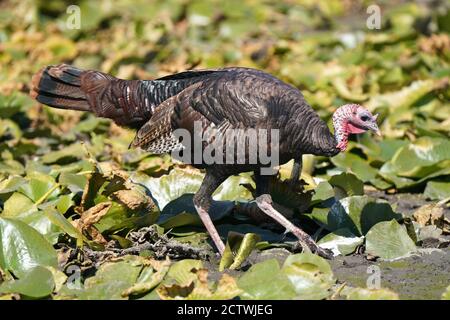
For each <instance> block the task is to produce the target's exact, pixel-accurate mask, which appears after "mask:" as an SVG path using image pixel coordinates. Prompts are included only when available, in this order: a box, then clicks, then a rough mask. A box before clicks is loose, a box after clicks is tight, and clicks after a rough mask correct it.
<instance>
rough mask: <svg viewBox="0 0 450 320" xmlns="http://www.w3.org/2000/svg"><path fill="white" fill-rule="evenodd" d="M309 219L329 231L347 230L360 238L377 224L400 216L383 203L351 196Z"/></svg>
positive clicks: (315, 212)
mask: <svg viewBox="0 0 450 320" xmlns="http://www.w3.org/2000/svg"><path fill="white" fill-rule="evenodd" d="M311 217H312V218H313V219H315V220H317V221H318V222H319V223H320V224H322V225H323V226H324V227H325V228H326V229H328V230H329V231H336V230H338V229H348V230H349V231H350V232H351V233H352V234H354V235H355V236H362V235H365V234H366V233H367V231H369V229H370V228H371V227H372V226H373V225H375V224H377V223H378V222H380V221H390V220H391V219H400V218H401V217H402V216H401V215H400V214H397V213H395V212H394V211H393V210H392V208H391V206H390V205H389V203H387V202H385V201H381V200H376V199H374V198H371V197H368V196H353V197H347V198H344V199H341V200H339V201H337V202H336V203H335V204H334V205H333V206H332V207H331V208H330V209H329V210H328V209H321V210H315V211H313V213H312V215H311Z"/></svg>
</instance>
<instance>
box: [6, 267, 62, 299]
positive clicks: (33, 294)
mask: <svg viewBox="0 0 450 320" xmlns="http://www.w3.org/2000/svg"><path fill="white" fill-rule="evenodd" d="M54 287H55V282H54V280H53V274H52V273H51V272H50V271H49V270H48V269H47V268H45V267H42V266H36V267H33V268H32V269H30V270H29V271H28V272H27V273H26V274H24V276H23V277H22V278H20V279H19V280H13V281H7V282H3V283H2V284H0V293H19V294H21V295H24V296H26V297H29V298H43V297H47V296H48V295H50V294H51V293H52V291H53V289H54Z"/></svg>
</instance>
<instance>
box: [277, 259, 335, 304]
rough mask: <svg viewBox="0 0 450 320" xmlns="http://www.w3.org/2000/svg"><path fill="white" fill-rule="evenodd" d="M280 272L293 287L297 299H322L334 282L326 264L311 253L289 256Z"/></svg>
mask: <svg viewBox="0 0 450 320" xmlns="http://www.w3.org/2000/svg"><path fill="white" fill-rule="evenodd" d="M282 272H283V273H284V274H285V275H287V277H288V278H289V280H290V282H291V283H292V285H293V286H294V288H295V291H296V294H297V298H298V299H305V300H310V299H324V298H326V297H328V296H329V295H330V290H329V289H330V288H331V286H332V285H333V284H334V282H335V280H334V277H333V272H332V270H331V267H330V265H329V264H328V262H327V261H326V260H325V259H323V258H321V257H319V256H318V255H315V254H312V253H300V254H295V255H291V256H289V257H288V258H287V259H286V261H285V262H284V265H283V268H282Z"/></svg>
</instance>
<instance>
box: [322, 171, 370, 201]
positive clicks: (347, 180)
mask: <svg viewBox="0 0 450 320" xmlns="http://www.w3.org/2000/svg"><path fill="white" fill-rule="evenodd" d="M328 182H329V183H330V184H331V185H332V186H333V187H335V188H337V189H338V190H339V191H340V194H343V196H342V197H347V196H356V195H363V194H364V184H363V182H362V181H361V180H359V179H358V178H357V177H356V176H355V175H354V174H351V173H345V172H343V173H341V174H339V175H336V176H332V177H331V179H330V180H329V181H328ZM342 197H340V198H342Z"/></svg>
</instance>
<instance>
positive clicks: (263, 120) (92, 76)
mask: <svg viewBox="0 0 450 320" xmlns="http://www.w3.org/2000/svg"><path fill="white" fill-rule="evenodd" d="M31 95H32V97H33V98H35V99H36V100H37V101H39V102H41V103H43V104H46V105H49V106H51V107H55V108H62V109H72V110H80V111H90V112H93V113H95V114H96V115H97V116H99V117H105V118H110V119H112V120H114V121H115V122H116V123H117V124H119V125H123V126H128V127H132V128H136V129H138V132H137V134H136V137H135V138H134V140H133V142H132V146H134V147H141V148H143V149H145V150H148V151H150V152H153V153H167V152H171V151H174V150H178V149H183V148H186V149H187V150H193V149H194V148H191V146H192V145H189V146H188V145H187V144H189V142H186V141H184V140H180V139H178V138H176V137H174V134H173V133H174V131H175V130H176V129H185V130H187V131H188V132H190V133H192V134H194V135H195V134H196V133H195V132H193V131H194V124H195V123H200V124H201V130H202V131H203V132H206V131H207V130H208V129H211V128H215V130H216V132H219V133H222V134H223V135H224V136H225V140H226V138H227V132H228V131H229V130H228V129H249V128H253V129H258V130H260V129H265V130H269V131H270V130H271V129H278V130H279V131H278V132H279V144H278V155H279V163H280V164H283V163H285V162H287V161H289V160H291V159H294V161H295V162H294V168H293V170H292V174H291V181H292V182H297V181H298V179H299V175H300V173H301V159H302V155H303V154H314V155H320V156H330V157H331V156H334V155H336V154H338V153H339V152H341V151H344V150H345V149H346V147H347V143H348V136H349V134H352V133H356V134H357V133H362V132H365V131H367V130H372V131H374V132H376V133H377V134H379V129H378V126H377V123H376V119H377V116H376V115H375V116H373V115H372V114H371V113H370V112H369V111H368V110H366V109H365V108H363V107H362V106H360V105H356V104H347V105H344V106H342V107H340V108H338V109H337V110H336V112H335V113H334V115H333V125H334V129H335V134H334V135H333V134H332V133H331V132H330V130H329V129H328V127H327V125H326V123H325V122H324V121H323V120H321V119H320V118H319V116H318V115H317V113H316V112H315V111H314V110H313V109H312V108H311V107H310V106H309V105H308V103H307V102H306V101H305V99H304V97H303V95H302V94H301V92H300V91H299V90H298V89H296V88H294V87H292V86H290V85H288V84H286V83H284V82H282V81H281V80H279V79H277V78H275V77H274V76H272V75H270V74H267V73H265V72H262V71H259V70H254V69H247V68H223V69H215V70H193V71H186V72H181V73H177V74H174V75H170V76H166V77H163V78H159V79H156V80H121V79H117V78H115V77H113V76H111V75H108V74H104V73H102V72H99V71H92V70H80V69H78V68H75V67H73V66H69V65H65V64H63V65H59V66H48V67H46V68H44V69H42V70H41V71H40V72H38V73H37V74H36V75H35V76H34V77H33V80H32V89H31ZM225 129H227V130H225ZM236 139H237V140H238V139H239V138H236V137H233V138H228V143H231V142H233V141H234V143H236ZM214 141H215V140H214V139H210V140H207V141H203V142H202V144H201V148H203V150H205V148H207V147H208V145H209V144H213V143H214ZM246 143H247V144H248V143H249V141H248V140H246ZM187 147H189V148H187ZM245 150H246V152H247V153H248V149H247V148H246V149H245ZM226 151H227V150H225V149H224V152H225V154H224V156H227V154H226ZM191 152H193V151H191ZM233 152H234V151H233ZM228 156H229V155H228ZM244 156H245V157H244V158H245V159H246V162H245V163H241V162H239V163H234V164H229V163H225V164H224V163H205V162H204V161H200V162H197V163H194V164H193V165H194V166H195V167H198V168H204V169H206V175H205V178H204V180H203V182H202V184H201V186H200V189H199V190H198V192H197V193H196V194H195V196H194V205H195V207H196V209H197V212H198V214H199V216H200V218H201V219H202V221H203V223H204V224H205V226H206V228H207V230H208V232H209V234H210V235H211V238H212V240H213V241H214V243H215V245H216V247H217V249H218V250H219V252H220V253H223V251H224V248H225V246H224V244H223V242H222V240H221V239H220V237H219V234H218V233H217V230H216V228H215V227H214V225H213V223H212V221H211V218H210V217H209V215H208V209H209V208H210V205H211V202H212V194H213V192H214V191H215V190H216V189H217V188H218V187H219V185H220V184H221V183H222V182H223V181H225V179H227V178H228V177H229V176H231V175H234V174H238V173H240V172H246V171H255V177H256V185H257V194H258V195H259V196H258V197H257V200H256V202H257V204H258V206H259V208H260V209H261V210H262V211H263V212H264V213H266V214H267V215H269V216H270V217H272V218H273V219H274V220H276V221H278V222H279V223H280V224H281V225H283V226H284V227H285V228H286V229H287V230H288V231H290V232H292V233H293V234H294V235H295V236H296V237H297V238H298V239H299V242H300V244H301V245H302V246H303V248H305V249H306V248H309V249H310V250H312V251H313V252H317V253H318V254H319V255H322V256H325V257H329V252H327V251H326V250H323V249H322V248H320V247H318V246H317V245H316V244H315V242H314V241H313V239H312V238H311V237H310V236H309V235H308V234H307V233H305V232H304V231H302V230H301V229H300V228H298V227H296V226H294V225H293V224H292V223H291V222H290V221H289V220H287V219H286V218H285V217H284V216H283V215H282V214H280V213H279V212H277V211H276V210H275V209H274V208H273V207H272V204H271V198H270V196H269V195H267V192H268V183H269V177H270V176H267V175H262V174H261V173H260V172H259V170H260V169H261V168H262V167H266V166H267V163H261V161H259V159H258V161H257V162H256V163H255V162H251V163H250V161H248V160H249V158H250V156H251V155H250V154H245V155H244ZM235 157H236V155H235V154H233V155H232V158H233V159H234V158H235Z"/></svg>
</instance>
